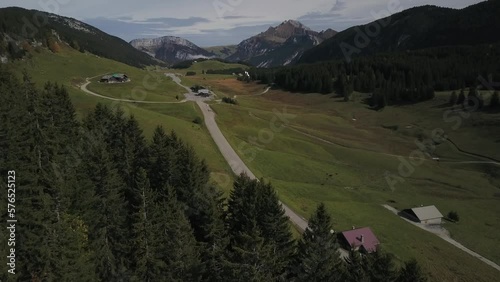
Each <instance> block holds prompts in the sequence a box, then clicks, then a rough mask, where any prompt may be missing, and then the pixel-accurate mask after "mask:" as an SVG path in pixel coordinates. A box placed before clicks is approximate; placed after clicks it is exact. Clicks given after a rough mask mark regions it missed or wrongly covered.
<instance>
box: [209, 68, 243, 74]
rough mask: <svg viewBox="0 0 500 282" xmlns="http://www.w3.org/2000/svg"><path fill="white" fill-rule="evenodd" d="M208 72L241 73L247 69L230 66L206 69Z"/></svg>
mask: <svg viewBox="0 0 500 282" xmlns="http://www.w3.org/2000/svg"><path fill="white" fill-rule="evenodd" d="M205 73H206V74H239V73H245V69H243V68H230V69H221V70H212V69H209V70H207V71H205Z"/></svg>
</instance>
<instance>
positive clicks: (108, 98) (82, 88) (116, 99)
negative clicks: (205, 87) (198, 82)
mask: <svg viewBox="0 0 500 282" xmlns="http://www.w3.org/2000/svg"><path fill="white" fill-rule="evenodd" d="M90 83H91V81H90V80H89V78H87V79H86V82H85V83H84V84H82V85H81V86H80V89H81V90H82V91H83V92H85V93H87V94H90V95H92V96H96V97H99V98H103V99H107V100H111V101H118V102H127V103H139V104H180V103H185V102H187V101H188V99H187V98H186V99H184V100H182V101H179V102H155V101H141V100H128V99H119V98H112V97H108V96H103V95H101V94H97V93H95V92H92V91H90V90H88V89H87V86H88V85H89V84H90Z"/></svg>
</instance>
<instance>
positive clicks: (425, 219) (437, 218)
mask: <svg viewBox="0 0 500 282" xmlns="http://www.w3.org/2000/svg"><path fill="white" fill-rule="evenodd" d="M403 213H404V216H405V217H407V218H409V219H411V220H413V221H416V222H420V223H422V224H441V219H442V218H443V215H442V214H441V212H439V210H438V209H437V208H436V207H435V206H427V207H418V208H412V209H406V210H404V211H403Z"/></svg>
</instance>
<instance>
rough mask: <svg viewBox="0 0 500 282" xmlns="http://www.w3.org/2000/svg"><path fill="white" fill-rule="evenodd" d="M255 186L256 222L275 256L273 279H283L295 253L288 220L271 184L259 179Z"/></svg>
mask: <svg viewBox="0 0 500 282" xmlns="http://www.w3.org/2000/svg"><path fill="white" fill-rule="evenodd" d="M257 187H258V192H259V195H258V197H259V199H258V202H257V203H258V215H260V218H259V221H258V222H259V226H260V229H261V231H262V233H261V234H262V236H263V237H264V239H265V240H266V241H267V242H269V243H270V245H271V248H272V252H273V255H274V257H275V260H274V261H273V265H272V269H273V272H274V274H273V279H274V280H275V281H278V280H281V281H285V279H286V277H287V275H288V273H287V271H288V270H289V268H290V263H291V258H292V256H293V255H294V253H295V242H294V240H293V238H292V234H291V232H290V221H289V219H288V217H287V216H286V215H285V210H284V209H283V206H282V205H281V203H280V201H279V199H278V195H276V192H275V191H274V189H273V187H272V186H271V184H270V183H265V182H264V180H263V179H261V180H260V182H258V184H257Z"/></svg>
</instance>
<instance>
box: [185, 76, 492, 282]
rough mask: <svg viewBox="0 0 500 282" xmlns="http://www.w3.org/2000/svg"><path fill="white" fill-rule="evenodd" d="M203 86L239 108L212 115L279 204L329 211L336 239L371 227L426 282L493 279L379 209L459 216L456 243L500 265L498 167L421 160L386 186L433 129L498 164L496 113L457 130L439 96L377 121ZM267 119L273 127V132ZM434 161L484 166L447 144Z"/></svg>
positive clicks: (363, 114)
mask: <svg viewBox="0 0 500 282" xmlns="http://www.w3.org/2000/svg"><path fill="white" fill-rule="evenodd" d="M195 79H196V78H193V80H195ZM205 83H206V84H209V85H211V86H212V87H213V88H214V89H215V91H216V93H219V92H220V93H224V94H225V95H227V96H231V97H233V96H237V99H238V101H239V106H234V105H228V104H220V105H214V106H213V108H214V110H215V111H216V112H217V114H218V117H217V121H218V123H219V125H220V126H221V129H222V130H223V132H224V134H225V135H226V137H227V138H228V140H229V142H230V143H231V144H232V145H233V147H235V148H240V150H239V151H238V153H239V154H240V156H241V157H242V158H243V159H244V160H245V162H246V164H247V165H248V166H249V167H250V169H252V171H253V172H254V173H255V174H256V175H257V176H262V177H264V178H266V179H268V180H270V181H272V183H273V184H274V186H275V187H276V188H277V190H278V192H279V195H280V198H281V199H282V200H283V201H284V202H285V203H286V204H287V205H289V206H290V207H291V208H293V209H294V210H295V211H297V212H299V213H300V214H302V215H303V216H306V217H307V216H309V215H310V214H311V213H312V211H313V210H314V208H315V206H316V205H317V203H318V202H325V204H326V205H327V207H328V208H329V210H330V211H331V213H332V216H333V217H334V220H335V226H336V228H337V229H338V230H345V229H350V228H351V227H352V226H358V227H361V226H370V227H372V228H373V229H374V231H375V232H376V234H377V235H378V237H379V239H380V240H381V241H382V247H383V248H384V249H385V250H387V251H389V252H392V253H394V254H396V256H397V258H398V259H400V260H406V259H409V258H411V257H415V258H417V259H418V261H419V262H420V263H421V264H422V265H423V266H424V268H425V270H426V271H427V272H428V273H429V275H430V276H431V278H432V281H494V280H495V279H496V278H497V275H498V272H497V271H496V270H494V269H493V268H491V267H490V266H487V265H486V264H484V263H482V262H481V261H479V260H477V259H476V258H474V257H472V256H470V255H468V254H466V253H464V252H462V251H460V250H458V249H456V248H455V247H453V246H451V245H450V244H448V243H446V242H445V241H443V240H442V239H440V238H438V237H437V236H435V235H432V234H430V233H427V232H426V231H423V230H420V229H418V228H416V227H414V226H412V225H410V224H408V223H406V222H404V221H403V220H401V219H399V218H398V217H397V216H395V215H393V214H392V213H390V212H389V211H387V210H386V209H384V208H383V207H382V206H381V205H382V204H390V205H392V206H394V207H396V208H398V209H403V208H408V207H414V206H419V205H421V204H423V205H436V206H437V207H438V208H439V209H440V210H441V212H442V213H444V214H446V213H448V212H449V211H451V210H456V211H457V212H458V213H459V215H460V217H461V220H460V222H459V223H457V224H453V223H449V222H446V223H445V227H446V228H447V229H448V230H450V231H451V234H452V237H453V238H455V239H456V240H458V241H459V242H461V243H463V244H464V245H465V246H467V247H469V248H471V249H472V250H475V251H477V252H478V253H480V254H482V255H484V256H486V257H487V258H489V259H491V260H493V261H495V262H497V263H500V247H499V246H500V245H499V243H500V236H499V235H498V232H497V230H500V217H499V216H500V206H499V205H498V204H499V203H500V198H499V197H498V193H499V192H500V191H499V189H498V187H499V186H500V181H499V177H498V175H496V174H495V173H496V172H497V171H498V166H496V167H495V166H491V165H473V164H459V163H448V162H444V161H441V162H436V161H433V160H431V159H430V158H429V157H427V156H425V155H424V156H423V157H424V158H426V160H424V161H422V162H421V164H419V165H418V166H414V172H413V173H411V174H410V175H408V176H407V177H405V178H403V179H404V182H400V183H397V184H396V185H395V186H394V190H392V189H391V187H390V186H389V185H388V183H387V181H386V178H385V174H386V172H390V173H392V174H393V175H395V176H399V173H398V167H399V166H400V163H401V160H400V159H399V158H398V156H403V157H404V158H405V159H406V160H407V161H409V156H410V154H411V152H413V151H415V150H417V149H418V148H419V147H418V145H417V144H416V141H418V140H419V138H420V139H422V141H425V140H426V139H427V138H430V136H431V132H432V131H433V130H434V129H436V128H442V129H444V130H445V131H446V134H447V135H448V136H449V137H450V139H452V140H453V141H454V142H455V143H456V144H458V146H459V147H460V148H462V147H463V148H462V149H467V150H469V149H470V150H471V151H472V152H474V153H477V154H484V155H488V156H495V155H496V154H498V151H499V150H498V140H499V139H500V133H499V132H498V130H496V131H495V128H497V127H496V126H498V124H500V114H485V113H474V114H473V115H472V116H471V117H470V118H468V119H463V120H462V125H461V126H460V128H458V129H456V130H453V129H452V126H453V125H456V124H455V122H453V123H449V122H446V121H445V120H444V119H443V113H444V112H445V111H447V110H448V108H445V107H443V106H442V105H443V104H444V102H446V101H447V99H448V97H449V93H441V94H439V95H438V97H437V98H436V99H435V100H434V101H429V102H425V103H420V104H417V105H413V106H403V107H390V108H386V109H385V110H383V111H381V112H376V111H373V110H370V109H368V108H367V107H366V105H364V104H362V103H356V102H349V103H345V102H342V101H341V99H339V98H336V97H334V96H332V95H329V96H325V95H318V94H290V93H284V92H281V91H270V92H268V93H267V94H265V95H262V96H254V94H258V93H261V92H262V90H263V88H264V86H263V85H256V84H245V83H240V82H236V81H235V80H234V79H233V80H231V79H214V80H212V81H208V82H205ZM276 112H278V113H281V114H276ZM285 113H287V114H285ZM280 117H281V118H283V119H285V120H286V121H287V122H289V126H290V127H289V128H287V129H284V130H279V125H280V122H279V121H280V120H281V119H280ZM273 118H274V119H276V120H277V121H278V122H277V123H276V124H274V126H273V125H272V124H271V121H272V120H273ZM478 123H480V124H482V126H477V125H478ZM308 134H309V135H308ZM312 136H314V137H312ZM471 136H476V137H475V138H470V137H471ZM433 155H435V156H439V157H441V158H442V159H443V160H444V159H449V160H450V161H480V160H482V159H481V158H477V157H473V156H470V155H468V154H463V153H461V152H459V151H458V150H457V149H456V148H455V147H453V146H452V145H451V144H450V143H449V142H444V143H442V144H441V145H438V146H437V148H436V150H435V151H434V153H433ZM415 161H417V160H415ZM495 195H497V196H495ZM456 279H458V280H456Z"/></svg>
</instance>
